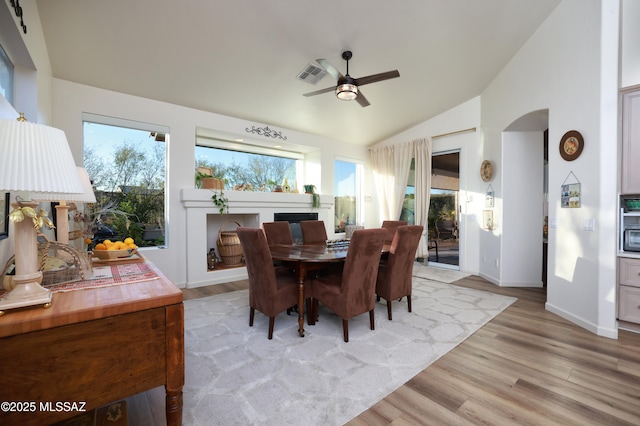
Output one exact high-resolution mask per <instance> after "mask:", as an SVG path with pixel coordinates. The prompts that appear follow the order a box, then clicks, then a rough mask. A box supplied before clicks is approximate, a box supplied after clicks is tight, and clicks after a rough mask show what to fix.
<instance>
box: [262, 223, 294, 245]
mask: <svg viewBox="0 0 640 426" xmlns="http://www.w3.org/2000/svg"><path fill="white" fill-rule="evenodd" d="M262 229H263V230H264V235H265V236H266V237H267V243H269V245H270V246H273V245H277V244H293V235H292V234H291V225H289V222H264V223H263V224H262Z"/></svg>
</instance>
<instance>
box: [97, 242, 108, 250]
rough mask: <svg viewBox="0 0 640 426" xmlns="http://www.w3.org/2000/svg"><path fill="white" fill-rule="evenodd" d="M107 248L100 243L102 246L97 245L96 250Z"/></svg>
mask: <svg viewBox="0 0 640 426" xmlns="http://www.w3.org/2000/svg"><path fill="white" fill-rule="evenodd" d="M106 249H107V246H105V245H104V244H102V243H100V244H96V250H106Z"/></svg>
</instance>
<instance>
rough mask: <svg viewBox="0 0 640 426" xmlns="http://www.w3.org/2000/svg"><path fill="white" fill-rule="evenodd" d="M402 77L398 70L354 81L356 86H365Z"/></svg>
mask: <svg viewBox="0 0 640 426" xmlns="http://www.w3.org/2000/svg"><path fill="white" fill-rule="evenodd" d="M396 77H400V73H399V72H398V70H393V71H387V72H381V73H380V74H373V75H368V76H366V77H360V78H356V79H354V80H355V81H356V85H358V86H364V85H365V84H370V83H376V82H378V81H383V80H389V79H390V78H396Z"/></svg>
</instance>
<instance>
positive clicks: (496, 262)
mask: <svg viewBox="0 0 640 426" xmlns="http://www.w3.org/2000/svg"><path fill="white" fill-rule="evenodd" d="M493 264H494V265H495V267H496V268H499V267H500V259H495V260H494V261H493Z"/></svg>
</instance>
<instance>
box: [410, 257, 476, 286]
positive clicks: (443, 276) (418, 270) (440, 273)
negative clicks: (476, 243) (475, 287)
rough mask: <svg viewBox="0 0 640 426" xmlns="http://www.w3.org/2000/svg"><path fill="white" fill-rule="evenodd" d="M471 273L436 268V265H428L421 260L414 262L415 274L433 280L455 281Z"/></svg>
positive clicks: (442, 281)
mask: <svg viewBox="0 0 640 426" xmlns="http://www.w3.org/2000/svg"><path fill="white" fill-rule="evenodd" d="M469 275H471V274H467V273H466V272H460V271H456V270H453V269H446V268H436V267H435V266H427V265H424V264H422V263H420V262H415V263H414V264H413V276H414V277H420V278H424V279H426V280H431V281H439V282H441V283H453V282H456V281H458V280H461V279H463V278H465V277H468V276H469Z"/></svg>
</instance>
